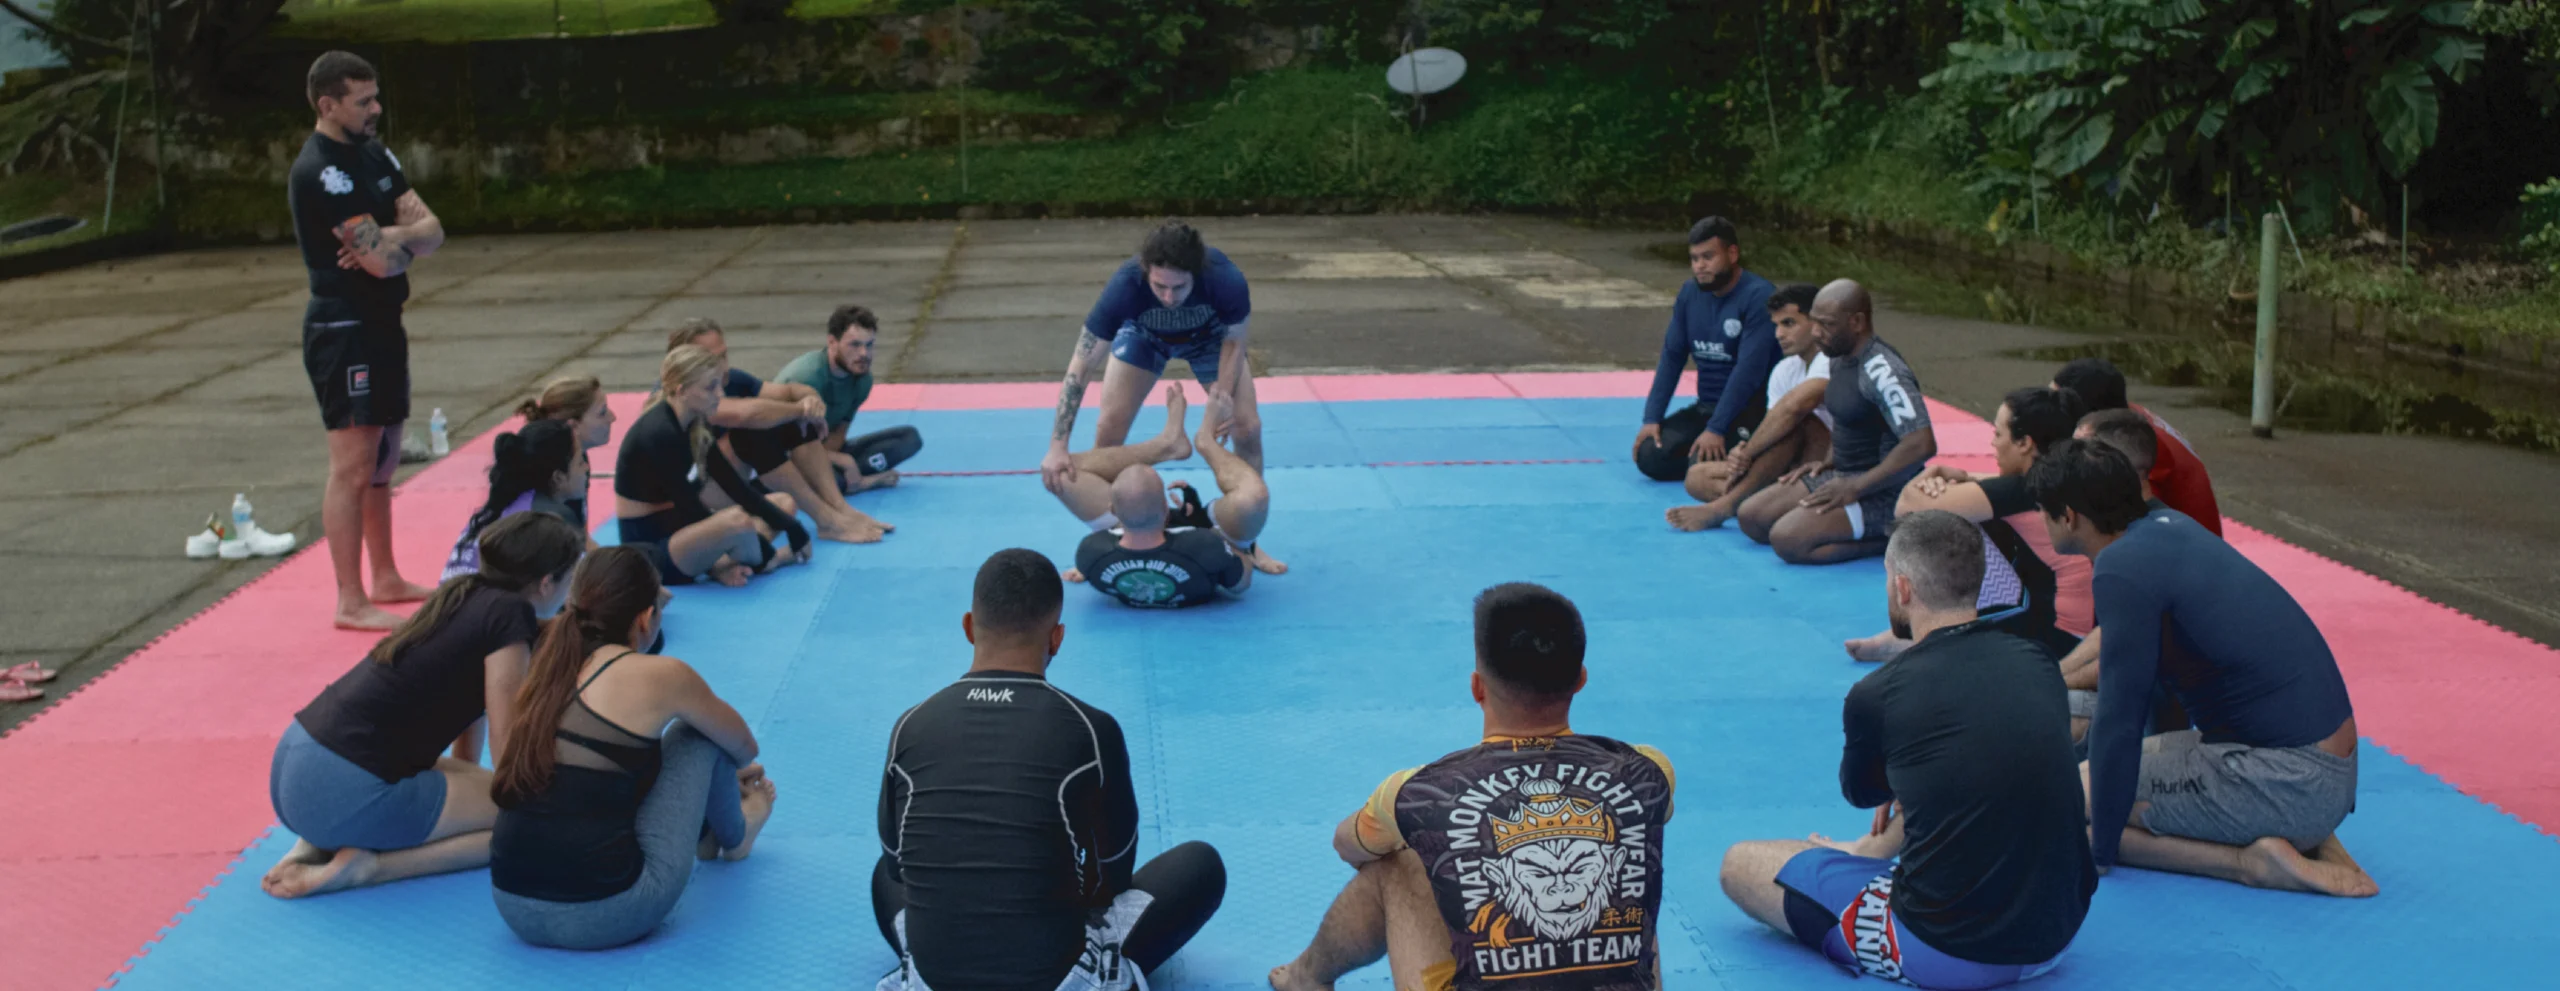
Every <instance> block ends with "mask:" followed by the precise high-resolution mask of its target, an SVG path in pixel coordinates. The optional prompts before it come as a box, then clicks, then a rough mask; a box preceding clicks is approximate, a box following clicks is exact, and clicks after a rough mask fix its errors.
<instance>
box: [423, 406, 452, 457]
mask: <svg viewBox="0 0 2560 991" xmlns="http://www.w3.org/2000/svg"><path fill="white" fill-rule="evenodd" d="M427 451H428V453H430V454H433V455H435V456H436V457H439V458H441V457H444V456H445V455H446V454H449V453H451V452H452V451H453V443H452V442H451V441H450V440H448V439H447V438H446V437H445V433H444V407H441V406H439V407H436V411H435V414H434V415H432V416H429V417H427Z"/></svg>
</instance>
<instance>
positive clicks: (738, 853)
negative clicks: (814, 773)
mask: <svg viewBox="0 0 2560 991" xmlns="http://www.w3.org/2000/svg"><path fill="white" fill-rule="evenodd" d="M738 793H739V795H738V803H739V804H740V805H741V806H743V807H744V811H745V812H746V814H747V838H746V839H745V840H744V841H743V842H740V843H739V844H738V845H737V846H734V847H731V848H729V849H726V850H722V851H720V859H722V860H745V859H747V855H748V854H750V853H753V852H755V847H756V834H758V833H762V832H764V824H765V823H766V822H769V821H771V820H772V819H773V800H774V798H775V797H777V795H778V794H779V792H778V791H777V790H776V789H775V788H774V787H773V779H772V778H768V777H765V776H764V768H762V767H758V768H756V777H755V780H753V781H749V780H747V779H746V769H745V768H740V769H739V770H738Z"/></svg>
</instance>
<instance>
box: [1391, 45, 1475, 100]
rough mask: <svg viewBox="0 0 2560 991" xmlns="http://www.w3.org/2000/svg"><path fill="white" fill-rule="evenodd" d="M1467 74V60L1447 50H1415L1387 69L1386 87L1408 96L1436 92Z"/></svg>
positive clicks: (1456, 82)
mask: <svg viewBox="0 0 2560 991" xmlns="http://www.w3.org/2000/svg"><path fill="white" fill-rule="evenodd" d="M1466 74H1467V57H1466V56H1464V55H1460V54H1458V53H1456V52H1453V51H1450V50H1448V49H1446V48H1417V49H1414V50H1413V51H1410V52H1406V53H1404V55H1403V56H1402V57H1400V58H1398V59H1396V60H1395V64H1393V65H1389V66H1387V86H1388V88H1390V89H1393V90H1395V91H1396V92H1398V93H1403V94H1405V95H1407V96H1421V95H1423V94H1425V93H1437V92H1440V91H1441V90H1444V89H1448V88H1449V87H1451V86H1455V85H1457V84H1458V79H1459V77H1462V76H1465V75H1466Z"/></svg>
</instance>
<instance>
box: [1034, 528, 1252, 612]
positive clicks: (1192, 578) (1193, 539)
mask: <svg viewBox="0 0 2560 991" xmlns="http://www.w3.org/2000/svg"><path fill="white" fill-rule="evenodd" d="M1076 570H1077V571H1081V572H1083V573H1084V580H1085V581H1086V582H1087V583H1089V584H1091V585H1092V586H1093V588H1094V590H1095V591H1098V592H1101V593H1102V594H1104V595H1108V596H1110V597H1112V598H1114V599H1118V600H1120V603H1121V604H1122V605H1127V606H1134V607H1137V608H1140V609H1176V608H1180V607H1182V606H1196V605H1199V604H1200V603H1203V602H1207V601H1209V600H1211V599H1214V598H1217V597H1218V595H1219V594H1220V593H1222V592H1230V591H1232V590H1234V589H1235V588H1236V587H1237V586H1239V585H1242V584H1244V577H1245V576H1244V559H1243V558H1239V557H1237V556H1235V554H1234V552H1232V551H1229V550H1227V541H1226V539H1225V538H1223V537H1220V536H1218V535H1217V534H1216V533H1214V532H1212V531H1209V530H1198V529H1190V530H1168V531H1166V532H1165V535H1164V543H1163V544H1162V545H1159V546H1157V547H1152V548H1149V549H1147V550H1143V551H1133V550H1129V549H1128V548H1125V547H1122V546H1120V535H1119V534H1118V533H1114V532H1095V533H1092V534H1088V535H1086V536H1085V538H1084V542H1083V543H1081V544H1077V545H1076Z"/></svg>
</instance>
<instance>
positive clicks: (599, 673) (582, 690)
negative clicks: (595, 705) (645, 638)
mask: <svg viewBox="0 0 2560 991" xmlns="http://www.w3.org/2000/svg"><path fill="white" fill-rule="evenodd" d="M639 652H640V650H639V648H636V647H625V648H623V649H622V653H619V654H615V655H613V657H612V659H610V660H607V661H605V662H604V664H603V666H601V667H598V668H596V673H594V674H591V675H588V676H587V680H585V681H581V682H579V683H578V690H577V691H576V692H575V693H573V694H574V695H584V694H586V693H587V686H588V685H592V684H595V683H596V679H598V678H602V677H604V672H605V669H606V668H610V667H612V666H614V665H615V664H619V663H621V661H622V659H623V658H625V657H629V656H631V655H633V654H637V653H639Z"/></svg>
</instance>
